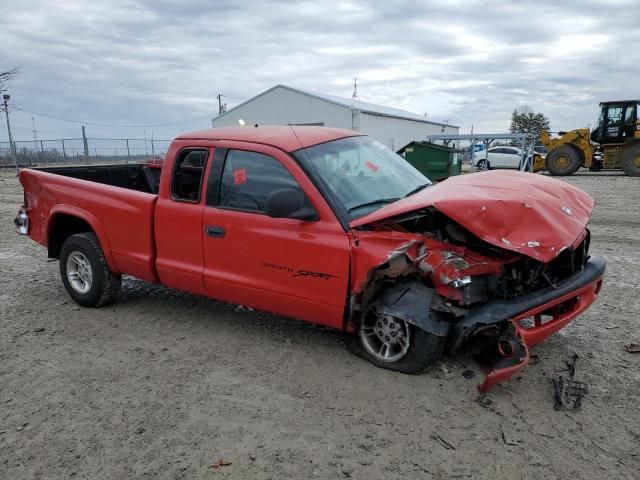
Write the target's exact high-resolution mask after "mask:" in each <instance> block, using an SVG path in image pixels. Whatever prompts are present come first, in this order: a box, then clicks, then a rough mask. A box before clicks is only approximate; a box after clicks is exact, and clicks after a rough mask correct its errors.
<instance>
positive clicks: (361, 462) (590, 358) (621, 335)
mask: <svg viewBox="0 0 640 480" xmlns="http://www.w3.org/2000/svg"><path fill="white" fill-rule="evenodd" d="M568 181H569V182H570V183H572V184H575V185H577V186H579V187H581V188H583V189H585V190H586V191H587V192H589V193H590V194H591V195H592V196H593V197H594V198H595V199H596V205H597V206H596V210H595V213H594V217H593V221H592V223H591V229H592V233H593V238H592V252H594V253H598V254H602V255H604V256H605V257H606V259H607V261H608V271H607V274H606V277H605V286H604V288H603V291H602V294H601V296H600V298H599V300H598V301H597V303H596V304H595V305H594V306H593V307H592V308H591V309H589V310H588V311H587V312H586V313H585V314H584V315H582V316H581V317H580V318H578V319H577V320H576V321H575V322H574V323H573V324H571V325H570V326H569V327H568V328H566V329H565V330H563V331H562V332H560V333H559V334H557V335H555V336H554V337H552V338H551V339H549V340H547V341H546V342H544V343H543V344H541V345H539V346H538V347H537V348H536V349H535V350H534V352H533V353H534V354H535V355H537V357H536V359H537V361H536V362H535V364H533V365H530V366H529V367H527V368H526V369H525V371H524V372H523V373H522V375H521V376H520V377H518V378H515V379H512V380H510V381H509V382H507V383H506V384H504V385H501V386H498V387H497V388H496V389H495V390H493V391H492V392H490V394H489V395H488V396H487V398H486V399H484V401H483V402H479V401H478V392H477V390H476V385H477V383H478V382H479V381H480V379H481V375H482V374H481V372H480V371H479V370H478V369H477V367H476V366H475V365H474V363H473V362H472V361H470V360H469V359H465V358H455V359H445V361H443V362H442V363H441V364H440V365H438V366H437V367H436V368H434V369H433V370H432V371H430V372H429V373H427V374H424V375H421V376H407V375H402V374H397V373H393V372H389V371H385V370H381V369H378V368H376V367H374V366H373V365H371V364H369V363H367V362H366V361H364V360H362V359H360V358H358V357H356V356H354V355H352V354H350V353H348V352H347V351H346V350H345V348H344V342H343V337H342V335H341V334H340V333H339V332H335V331H331V330H327V329H323V328H318V327H315V326H311V325H307V324H304V323H302V322H296V321H293V320H288V319H283V318H280V317H276V316H273V315H269V314H265V313H259V312H253V311H250V310H248V309H246V308H243V307H240V306H233V305H227V304H223V303H219V302H216V301H213V300H208V299H205V298H200V297H196V296H192V295H187V294H183V293H180V292H177V291H175V290H171V289H166V288H163V287H161V286H157V285H152V284H149V283H146V282H142V281H139V280H136V279H133V278H126V279H125V281H124V284H123V289H122V293H121V294H120V297H119V301H118V302H117V303H116V304H115V305H112V306H109V307H105V308H102V309H85V308H80V307H79V306H77V305H76V304H74V303H73V302H72V301H71V300H70V299H69V297H68V296H67V294H66V293H65V291H64V289H63V286H62V283H61V281H60V278H59V273H58V263H57V262H56V261H51V260H48V259H47V256H46V251H45V249H44V248H42V247H41V246H39V245H36V244H35V243H33V242H32V241H31V240H30V239H28V238H25V237H18V236H17V235H16V234H15V232H14V229H13V225H12V224H11V221H12V220H13V217H14V216H15V214H16V211H17V209H18V208H19V206H20V204H21V202H22V193H21V192H22V191H21V188H20V186H19V184H18V182H17V179H16V178H15V176H14V175H13V174H12V173H11V172H9V171H6V170H4V171H1V170H0V272H1V275H0V479H3V480H4V479H7V480H8V479H11V480H14V479H23V478H24V479H61V478H69V477H74V478H86V479H91V480H95V479H131V478H136V479H137V478H142V479H146V478H149V479H151V478H153V479H155V478H160V479H196V478H205V479H208V478H237V479H249V478H274V479H279V478H357V479H372V480H373V479H379V478H407V479H414V478H415V479H418V478H425V479H432V478H442V479H445V478H491V479H494V478H521V479H529V478H531V479H538V478H545V479H554V478H558V479H567V478H594V479H602V478H636V479H637V478H638V472H639V471H640V456H639V455H640V409H639V399H640V395H639V394H640V368H639V364H640V354H631V353H627V352H626V351H625V349H624V345H625V344H627V343H629V342H631V341H638V340H640V317H639V315H640V263H639V262H638V253H639V252H640V238H639V237H640V206H639V205H638V200H639V198H640V194H639V192H640V179H637V178H636V179H633V178H628V177H624V176H621V175H618V174H613V175H594V174H582V175H576V176H573V177H571V178H569V179H568ZM574 352H576V353H578V354H579V355H580V359H579V360H578V363H577V377H578V378H579V379H581V380H583V381H585V382H587V383H588V384H589V389H590V390H589V393H588V394H587V396H586V398H585V400H584V402H583V408H582V410H581V411H579V412H577V413H570V412H557V411H554V409H553V400H552V390H551V384H550V378H551V376H552V375H553V373H554V372H555V371H557V370H559V369H561V368H563V365H564V362H565V361H566V360H567V359H568V358H569V357H570V356H571V355H572V354H573V353H574ZM468 370H472V371H473V372H475V375H474V376H473V378H466V377H470V376H471V373H469V372H468ZM463 372H464V375H463ZM220 459H224V460H227V461H230V462H232V463H231V465H227V466H220V467H218V468H214V467H212V465H214V464H217V462H218V461H219V460H220Z"/></svg>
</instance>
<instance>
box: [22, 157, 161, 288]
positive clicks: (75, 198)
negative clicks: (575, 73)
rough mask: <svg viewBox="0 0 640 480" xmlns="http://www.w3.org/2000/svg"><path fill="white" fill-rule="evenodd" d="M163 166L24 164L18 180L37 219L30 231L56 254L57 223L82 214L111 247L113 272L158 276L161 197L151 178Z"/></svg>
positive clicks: (33, 221) (152, 279) (107, 255)
mask: <svg viewBox="0 0 640 480" xmlns="http://www.w3.org/2000/svg"><path fill="white" fill-rule="evenodd" d="M147 170H154V172H149V173H150V174H153V175H156V173H157V174H158V176H157V177H154V176H150V175H149V174H145V171H147ZM160 171H161V170H160V168H156V167H147V166H146V165H136V164H133V165H104V166H73V167H47V168H34V169H30V168H27V169H23V170H22V171H21V172H20V174H19V179H20V182H21V183H22V185H23V187H24V191H25V206H26V207H27V210H28V211H29V215H30V218H31V219H32V221H31V223H30V228H29V236H30V237H31V238H32V239H33V240H35V241H37V242H38V243H40V244H42V245H44V246H47V247H49V251H50V254H51V251H52V248H53V250H55V245H53V246H52V245H50V240H51V239H52V238H54V239H55V229H56V228H57V225H64V222H68V221H69V220H68V217H76V218H80V219H82V220H83V221H84V222H86V223H87V224H88V225H89V226H90V227H91V230H93V231H94V232H95V233H96V235H97V236H98V239H99V240H100V243H101V244H102V245H104V246H106V247H107V248H105V257H107V262H108V263H109V266H110V267H111V268H112V270H113V271H114V272H118V273H128V274H131V275H134V276H136V277H138V278H142V279H145V280H149V281H157V275H156V271H155V265H154V262H155V240H154V231H153V225H154V222H153V220H154V213H155V203H156V200H157V198H158V196H157V194H156V193H155V192H157V183H156V184H154V183H153V182H152V181H151V180H153V179H154V178H158V179H159V173H160ZM107 252H109V253H107Z"/></svg>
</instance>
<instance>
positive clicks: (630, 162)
mask: <svg viewBox="0 0 640 480" xmlns="http://www.w3.org/2000/svg"><path fill="white" fill-rule="evenodd" d="M620 166H621V167H622V170H624V173H626V174H627V175H629V176H630V177H640V144H636V145H632V146H630V147H628V148H625V149H624V150H623V151H622V160H621V161H620Z"/></svg>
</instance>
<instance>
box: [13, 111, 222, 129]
mask: <svg viewBox="0 0 640 480" xmlns="http://www.w3.org/2000/svg"><path fill="white" fill-rule="evenodd" d="M12 107H13V109H14V110H19V111H21V112H26V113H30V114H31V115H36V116H38V117H45V118H52V119H54V120H60V121H63V122H71V123H81V124H83V125H93V126H97V127H117V128H145V127H168V126H171V125H179V124H181V123H189V122H195V121H196V120H203V119H205V118H206V119H208V118H210V117H211V115H204V116H201V117H195V118H191V119H189V120H181V121H179V122H167V123H155V124H149V125H117V124H114V123H100V122H87V121H84V120H73V119H71V118H64V117H59V116H57V115H50V114H47V113H39V112H33V111H31V110H27V109H26V108H20V107H16V106H15V105H12Z"/></svg>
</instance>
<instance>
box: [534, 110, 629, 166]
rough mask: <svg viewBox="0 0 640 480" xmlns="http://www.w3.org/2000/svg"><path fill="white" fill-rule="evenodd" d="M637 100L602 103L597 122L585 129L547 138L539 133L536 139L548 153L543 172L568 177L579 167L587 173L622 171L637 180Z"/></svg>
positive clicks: (545, 134)
mask: <svg viewBox="0 0 640 480" xmlns="http://www.w3.org/2000/svg"><path fill="white" fill-rule="evenodd" d="M639 105H640V100H623V101H615V102H602V103H601V104H600V119H599V120H598V124H597V125H596V127H595V128H594V129H593V131H591V132H589V130H588V129H586V128H583V129H577V130H571V131H570V132H560V135H561V136H560V137H559V138H551V137H550V136H549V133H548V132H542V134H541V136H540V139H541V141H542V143H543V144H544V145H545V147H546V148H547V150H548V152H549V153H548V154H547V157H546V160H545V164H546V168H547V170H548V171H549V173H551V174H552V175H571V174H572V173H574V172H575V171H576V170H578V169H579V168H580V167H581V166H583V167H587V168H589V169H590V170H602V169H606V170H614V169H622V170H624V172H625V173H626V174H627V175H630V176H634V177H638V176H640V119H638V112H639V110H640V109H639Z"/></svg>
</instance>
